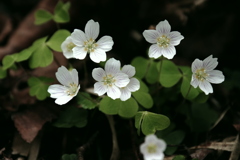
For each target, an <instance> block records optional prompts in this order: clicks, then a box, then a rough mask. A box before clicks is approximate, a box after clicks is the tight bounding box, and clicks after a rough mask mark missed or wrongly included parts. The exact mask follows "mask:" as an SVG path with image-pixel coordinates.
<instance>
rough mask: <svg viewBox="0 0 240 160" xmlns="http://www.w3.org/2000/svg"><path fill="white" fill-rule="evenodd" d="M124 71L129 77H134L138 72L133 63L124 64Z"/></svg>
mask: <svg viewBox="0 0 240 160" xmlns="http://www.w3.org/2000/svg"><path fill="white" fill-rule="evenodd" d="M122 72H123V73H125V74H127V75H128V77H129V78H131V77H133V76H134V75H135V73H136V70H135V67H133V66H132V65H124V66H123V67H122Z"/></svg>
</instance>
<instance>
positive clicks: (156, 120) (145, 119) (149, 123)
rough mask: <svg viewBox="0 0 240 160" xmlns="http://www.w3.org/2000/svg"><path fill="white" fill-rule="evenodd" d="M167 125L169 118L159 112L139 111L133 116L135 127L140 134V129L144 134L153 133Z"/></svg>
mask: <svg viewBox="0 0 240 160" xmlns="http://www.w3.org/2000/svg"><path fill="white" fill-rule="evenodd" d="M169 125H170V120H169V118H168V117H166V116H164V115H161V114H156V113H151V112H148V111H140V112H138V113H137V114H136V116H135V127H136V128H137V129H138V134H140V130H142V133H143V134H144V135H148V134H154V133H155V132H156V130H163V129H165V128H167V127H168V126H169Z"/></svg>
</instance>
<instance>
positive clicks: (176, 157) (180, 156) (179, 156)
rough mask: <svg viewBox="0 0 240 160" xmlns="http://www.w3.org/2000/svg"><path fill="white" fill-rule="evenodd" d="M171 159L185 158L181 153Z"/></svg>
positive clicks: (179, 159) (180, 159) (183, 159)
mask: <svg viewBox="0 0 240 160" xmlns="http://www.w3.org/2000/svg"><path fill="white" fill-rule="evenodd" d="M172 160H185V156H183V155H177V156H175V157H174V158H173V159H172Z"/></svg>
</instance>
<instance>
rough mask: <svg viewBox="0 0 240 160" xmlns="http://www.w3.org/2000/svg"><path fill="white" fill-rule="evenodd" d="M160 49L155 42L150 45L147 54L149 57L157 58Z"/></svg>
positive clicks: (160, 52) (159, 54)
mask: <svg viewBox="0 0 240 160" xmlns="http://www.w3.org/2000/svg"><path fill="white" fill-rule="evenodd" d="M161 50H162V49H161V48H160V47H159V46H158V45H157V44H153V45H151V46H150V48H149V52H148V55H149V57H150V58H155V59H157V58H159V57H160V56H161V55H162V51H161Z"/></svg>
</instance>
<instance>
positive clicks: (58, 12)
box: [53, 1, 70, 23]
mask: <svg viewBox="0 0 240 160" xmlns="http://www.w3.org/2000/svg"><path fill="white" fill-rule="evenodd" d="M69 8H70V2H67V3H65V4H64V3H63V2H62V1H59V2H58V4H57V6H56V7H55V10H54V15H53V20H54V21H55V22H57V23H66V22H69V21H70V16H69V13H68V10H69Z"/></svg>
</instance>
